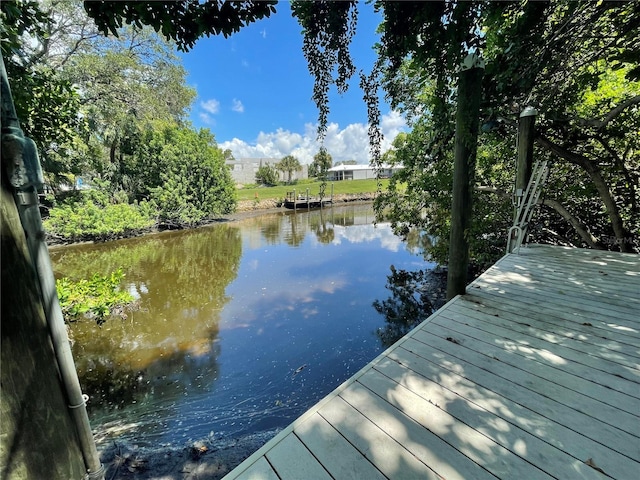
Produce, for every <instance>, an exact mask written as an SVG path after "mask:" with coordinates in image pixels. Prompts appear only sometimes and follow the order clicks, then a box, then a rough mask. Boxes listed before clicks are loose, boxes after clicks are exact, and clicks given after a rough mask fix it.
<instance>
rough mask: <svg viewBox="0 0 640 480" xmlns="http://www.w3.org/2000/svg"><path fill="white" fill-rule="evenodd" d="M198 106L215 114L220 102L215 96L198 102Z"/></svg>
mask: <svg viewBox="0 0 640 480" xmlns="http://www.w3.org/2000/svg"><path fill="white" fill-rule="evenodd" d="M200 107H202V108H203V109H204V110H206V111H207V112H209V113H212V114H214V115H215V114H216V113H218V111H219V110H220V102H219V101H218V100H216V99H215V98H211V99H209V100H207V101H204V102H200Z"/></svg>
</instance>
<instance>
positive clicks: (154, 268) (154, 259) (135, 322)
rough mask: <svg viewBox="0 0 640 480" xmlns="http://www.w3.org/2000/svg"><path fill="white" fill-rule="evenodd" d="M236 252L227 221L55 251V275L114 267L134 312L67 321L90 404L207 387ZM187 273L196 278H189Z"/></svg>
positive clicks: (110, 404) (236, 237)
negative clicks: (106, 318)
mask: <svg viewBox="0 0 640 480" xmlns="http://www.w3.org/2000/svg"><path fill="white" fill-rule="evenodd" d="M241 254H242V242H241V235H240V230H239V229H238V228H236V227H233V226H231V225H218V226H216V228H210V229H200V230H194V231H190V232H180V233H175V232H173V233H167V234H162V235H155V236H151V237H148V238H144V239H131V240H126V241H122V242H113V243H109V244H98V245H85V246H78V247H72V248H63V249H56V250H54V251H52V253H51V256H52V260H53V262H54V264H55V270H56V274H57V275H58V276H68V277H70V278H72V279H79V278H87V277H89V276H91V275H92V274H93V273H100V274H107V273H108V272H110V271H111V270H113V269H115V268H119V267H120V268H122V269H123V271H124V272H125V273H126V276H125V285H124V288H126V289H128V290H129V291H130V292H132V293H133V294H134V295H135V296H136V297H137V298H138V302H139V305H140V310H139V311H135V312H132V313H130V314H129V316H128V318H127V319H126V320H124V321H120V320H118V319H111V320H110V321H108V322H106V323H105V324H104V325H103V326H102V327H101V328H98V327H97V326H96V325H95V324H94V323H93V322H90V321H84V322H77V323H75V324H73V325H72V329H71V334H72V338H73V340H74V345H73V350H74V352H73V353H74V357H75V358H76V359H77V360H76V362H77V366H78V370H79V374H80V381H81V383H82V385H83V387H84V389H85V390H86V391H88V392H91V394H92V401H91V403H90V404H89V405H90V409H96V408H98V409H109V408H122V407H123V406H125V405H131V404H134V403H137V402H140V401H142V400H144V399H145V398H149V397H153V398H154V399H155V400H157V399H158V398H162V397H171V396H175V395H177V394H182V395H184V394H185V393H186V392H187V391H188V390H189V389H200V388H204V386H206V387H207V388H209V387H210V386H211V385H212V383H213V381H214V380H215V378H216V376H217V371H218V366H217V364H216V357H217V348H216V347H215V344H214V340H215V338H216V337H217V335H218V328H219V327H218V324H219V319H220V312H221V311H222V309H223V308H224V305H225V304H226V303H227V302H228V301H229V298H228V297H227V296H226V295H225V289H226V287H227V285H228V284H229V283H230V282H231V281H233V280H234V279H235V277H236V275H237V270H238V265H239V262H240V257H241ZM191 279H198V281H197V282H193V281H192V280H191Z"/></svg>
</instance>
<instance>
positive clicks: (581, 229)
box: [475, 185, 603, 250]
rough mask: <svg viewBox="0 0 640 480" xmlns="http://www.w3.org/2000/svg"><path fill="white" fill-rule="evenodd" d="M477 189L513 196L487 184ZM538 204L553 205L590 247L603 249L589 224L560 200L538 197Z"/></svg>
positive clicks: (508, 196)
mask: <svg viewBox="0 0 640 480" xmlns="http://www.w3.org/2000/svg"><path fill="white" fill-rule="evenodd" d="M475 190H476V191H478V192H485V193H495V194H496V195H499V196H501V197H504V198H509V199H510V198H511V195H510V194H509V193H508V192H505V191H504V190H502V189H499V188H495V187H491V186H487V185H479V186H476V187H475ZM537 204H538V205H546V206H548V207H551V208H552V209H553V210H555V211H556V213H558V214H559V215H560V216H561V217H562V218H564V219H565V220H566V221H567V222H568V223H569V224H570V225H571V226H572V227H573V229H574V230H575V231H576V233H577V234H578V235H579V236H580V238H581V239H582V240H583V241H584V242H585V243H586V244H587V245H589V247H591V248H594V249H600V250H602V249H603V246H602V245H601V243H600V241H599V240H598V239H597V238H596V237H594V236H593V235H592V234H591V232H589V230H588V229H587V226H586V225H585V224H584V223H582V222H581V221H580V220H579V219H578V218H577V217H576V216H575V215H572V214H571V212H569V211H568V210H567V209H566V208H565V207H564V205H562V204H561V203H560V202H558V201H557V200H553V199H551V198H545V199H538V202H537Z"/></svg>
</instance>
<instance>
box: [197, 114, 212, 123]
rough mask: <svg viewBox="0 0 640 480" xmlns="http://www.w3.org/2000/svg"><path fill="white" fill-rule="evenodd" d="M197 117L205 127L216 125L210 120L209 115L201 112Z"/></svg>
mask: <svg viewBox="0 0 640 480" xmlns="http://www.w3.org/2000/svg"><path fill="white" fill-rule="evenodd" d="M198 116H199V117H200V120H202V122H203V123H205V124H207V125H215V124H216V121H215V120H214V119H213V118H211V115H209V114H208V113H204V112H201V113H200V115H198Z"/></svg>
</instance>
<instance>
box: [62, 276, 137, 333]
mask: <svg viewBox="0 0 640 480" xmlns="http://www.w3.org/2000/svg"><path fill="white" fill-rule="evenodd" d="M123 278H124V273H123V271H122V269H121V268H119V269H117V270H116V271H114V272H113V273H111V274H110V275H106V276H102V275H98V274H95V275H93V276H92V277H91V278H90V279H89V280H85V279H83V280H78V281H73V280H70V279H69V278H66V277H65V278H61V279H59V280H57V281H56V291H57V293H58V300H59V301H60V307H61V308H62V314H63V316H64V319H65V321H66V322H72V321H76V320H78V319H80V318H82V317H88V318H92V319H95V320H96V322H97V323H98V325H101V324H102V323H104V322H105V320H106V319H107V318H108V317H109V316H111V315H113V314H114V313H115V312H116V310H123V309H124V307H126V306H128V305H130V304H131V303H132V302H133V301H134V298H133V296H132V295H131V294H130V293H129V292H127V291H123V290H120V285H121V283H122V279H123Z"/></svg>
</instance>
